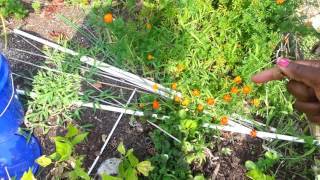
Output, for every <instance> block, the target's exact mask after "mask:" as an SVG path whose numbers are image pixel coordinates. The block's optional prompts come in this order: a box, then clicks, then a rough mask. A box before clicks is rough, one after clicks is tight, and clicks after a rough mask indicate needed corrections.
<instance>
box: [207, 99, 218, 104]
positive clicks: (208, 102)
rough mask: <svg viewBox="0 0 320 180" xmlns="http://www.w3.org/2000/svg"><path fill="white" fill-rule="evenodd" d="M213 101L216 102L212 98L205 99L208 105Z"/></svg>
mask: <svg viewBox="0 0 320 180" xmlns="http://www.w3.org/2000/svg"><path fill="white" fill-rule="evenodd" d="M215 102H216V101H215V99H214V98H208V99H207V104H208V105H214V104H215Z"/></svg>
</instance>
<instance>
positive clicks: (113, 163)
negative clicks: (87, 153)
mask: <svg viewBox="0 0 320 180" xmlns="http://www.w3.org/2000/svg"><path fill="white" fill-rule="evenodd" d="M120 163H121V159H119V158H110V159H106V160H105V161H103V163H101V164H100V166H99V168H98V170H97V174H98V175H99V176H102V175H117V174H118V167H119V164H120Z"/></svg>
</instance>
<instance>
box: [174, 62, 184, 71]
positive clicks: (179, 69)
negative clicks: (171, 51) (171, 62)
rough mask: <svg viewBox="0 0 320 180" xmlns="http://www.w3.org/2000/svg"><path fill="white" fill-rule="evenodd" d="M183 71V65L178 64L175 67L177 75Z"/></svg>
mask: <svg viewBox="0 0 320 180" xmlns="http://www.w3.org/2000/svg"><path fill="white" fill-rule="evenodd" d="M183 70H184V65H183V64H178V65H177V66H176V71H177V72H178V73H180V72H182V71H183Z"/></svg>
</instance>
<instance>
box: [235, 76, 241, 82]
mask: <svg viewBox="0 0 320 180" xmlns="http://www.w3.org/2000/svg"><path fill="white" fill-rule="evenodd" d="M233 82H234V83H236V84H240V83H241V82H242V79H241V77H240V76H237V77H235V78H234V79H233Z"/></svg>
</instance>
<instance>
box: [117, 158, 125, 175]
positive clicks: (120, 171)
mask: <svg viewBox="0 0 320 180" xmlns="http://www.w3.org/2000/svg"><path fill="white" fill-rule="evenodd" d="M124 166H125V163H124V161H122V162H121V163H120V164H119V167H118V170H119V175H120V176H121V177H124V176H125V173H126V169H125V167H124Z"/></svg>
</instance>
